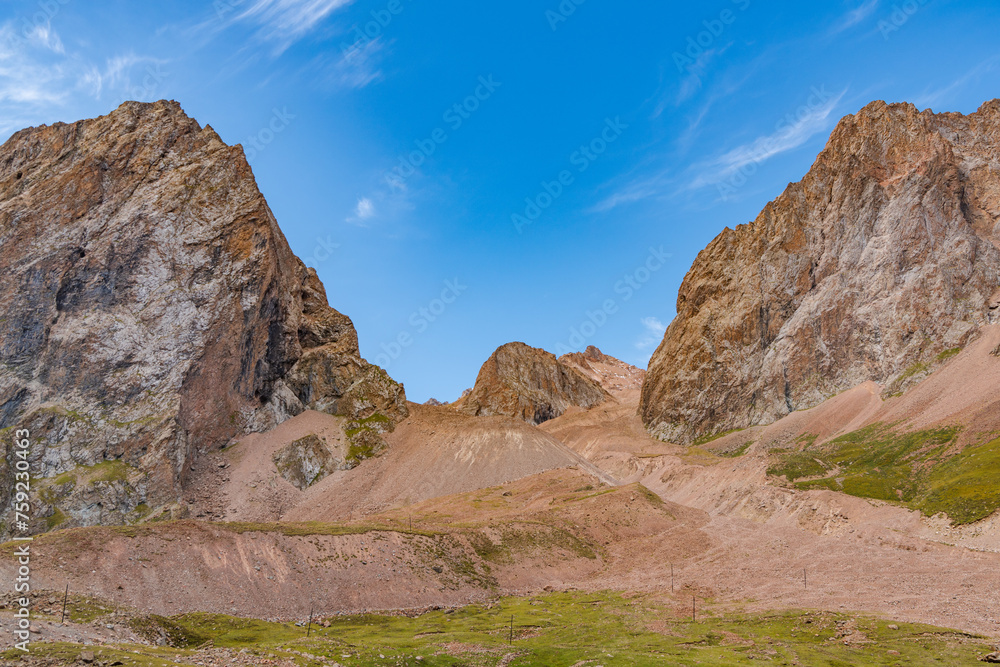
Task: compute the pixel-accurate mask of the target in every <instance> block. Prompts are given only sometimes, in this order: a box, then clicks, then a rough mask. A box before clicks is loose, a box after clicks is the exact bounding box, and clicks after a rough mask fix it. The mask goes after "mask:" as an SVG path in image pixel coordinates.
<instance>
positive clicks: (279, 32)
mask: <svg viewBox="0 0 1000 667" xmlns="http://www.w3.org/2000/svg"><path fill="white" fill-rule="evenodd" d="M352 2H353V0H254V2H252V3H251V4H250V6H249V7H247V8H246V9H245V10H243V11H242V12H239V13H238V14H236V15H234V16H233V18H232V19H231V20H230V21H229V23H230V24H231V23H235V22H249V23H252V24H254V25H256V26H257V27H258V30H257V36H258V37H259V38H260V39H262V40H265V41H270V42H275V43H276V44H277V46H276V53H277V54H280V53H282V52H283V51H285V50H286V49H288V48H289V47H290V46H291V45H292V44H294V43H295V42H296V41H298V40H299V39H301V38H302V37H303V36H305V35H306V34H308V33H309V32H311V31H312V30H313V29H315V28H316V27H317V26H318V25H319V24H320V23H321V22H322V21H323V20H324V19H326V18H327V17H328V16H330V15H331V14H332V13H334V12H335V11H337V10H338V9H341V8H342V7H346V6H348V5H350V4H351V3H352Z"/></svg>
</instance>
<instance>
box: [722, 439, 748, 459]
mask: <svg viewBox="0 0 1000 667" xmlns="http://www.w3.org/2000/svg"><path fill="white" fill-rule="evenodd" d="M751 445H753V440H749V441H747V442H745V443H743V444H742V445H740V446H739V447H737V448H736V449H723V450H720V451H718V452H716V455H717V456H721V457H722V458H724V459H736V458H739V457H741V456H743V455H744V454H746V453H747V451H748V450H749V449H750V447H751Z"/></svg>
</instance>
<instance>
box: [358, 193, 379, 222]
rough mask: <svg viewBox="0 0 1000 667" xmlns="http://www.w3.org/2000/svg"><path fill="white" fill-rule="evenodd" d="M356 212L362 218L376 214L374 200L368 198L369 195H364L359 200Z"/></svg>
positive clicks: (365, 218)
mask: <svg viewBox="0 0 1000 667" xmlns="http://www.w3.org/2000/svg"><path fill="white" fill-rule="evenodd" d="M354 214H355V215H356V216H358V218H360V219H361V220H367V219H368V218H371V217H372V216H374V215H375V204H373V203H372V200H371V199H368V197H362V198H361V199H359V200H358V205H357V207H356V208H355V209H354Z"/></svg>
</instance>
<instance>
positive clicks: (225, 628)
mask: <svg viewBox="0 0 1000 667" xmlns="http://www.w3.org/2000/svg"><path fill="white" fill-rule="evenodd" d="M702 604H703V603H702V602H699V608H700V607H701V605H702ZM712 612H713V610H712V607H711V606H709V607H708V608H707V609H703V610H702V611H701V612H700V616H699V618H698V621H697V622H692V621H691V618H690V600H689V599H687V598H685V599H683V600H678V602H677V603H676V604H670V603H658V602H654V601H652V600H650V599H647V598H644V597H632V598H626V597H623V596H622V595H619V594H617V593H608V592H599V593H580V592H569V593H552V594H546V595H541V596H535V597H520V598H502V599H498V600H494V601H493V602H492V603H490V604H486V605H474V606H469V607H463V608H460V609H456V610H440V611H433V612H429V613H425V614H422V615H420V616H416V617H413V618H411V617H408V616H405V615H388V614H363V615H354V616H333V617H329V618H326V619H322V620H321V621H320V622H319V623H316V624H314V625H313V626H312V629H311V636H310V637H308V638H307V637H306V636H305V633H306V629H305V627H302V626H301V625H298V624H295V623H271V622H265V621H256V620H248V619H238V618H232V617H229V616H221V615H216V614H185V615H180V616H173V617H170V618H163V617H154V616H150V617H143V618H141V619H137V620H135V621H133V623H132V627H133V628H135V629H136V630H138V631H140V633H142V634H144V635H148V636H149V637H154V636H159V637H163V636H164V635H166V636H167V637H168V641H169V643H171V644H173V645H174V647H173V648H170V647H158V648H151V647H146V646H144V647H135V646H132V647H121V649H119V650H112V649H109V648H107V647H88V648H90V650H93V651H94V652H95V654H97V653H98V651H100V653H101V655H100V660H101V663H102V664H112V663H113V661H114V660H120V661H122V663H123V664H124V665H128V666H130V667H132V666H134V667H166V666H172V665H177V664H185V665H190V664H195V662H196V661H198V658H197V657H196V656H195V655H194V654H193V653H192V651H191V649H193V648H195V647H198V646H202V645H205V644H207V643H208V642H211V645H212V646H214V647H217V648H220V649H227V650H231V651H242V652H244V653H245V654H249V655H252V656H258V657H259V659H260V661H261V664H265V661H267V660H274V659H276V658H277V659H284V660H288V661H289V662H290V663H291V664H297V665H301V666H303V667H304V666H306V665H319V664H331V663H333V662H337V663H339V664H341V665H345V666H348V667H353V666H359V667H361V666H365V667H367V666H374V665H429V666H434V667H437V666H441V667H445V666H447V667H459V666H472V665H476V666H490V667H493V666H496V665H500V664H506V665H509V666H510V667H527V666H529V665H532V666H551V667H571V666H573V665H583V664H585V665H589V666H592V667H596V666H597V665H603V666H604V667H619V666H621V667H624V666H629V667H632V666H636V667H647V666H650V667H651V666H653V665H657V666H659V665H704V666H706V667H713V666H714V667H722V666H729V665H756V664H773V665H810V666H818V667H848V666H851V667H874V666H875V665H899V666H903V665H907V666H921V665H959V664H975V661H976V660H977V659H978V658H979V657H980V656H982V655H983V654H985V653H988V652H989V651H990V650H991V648H990V646H989V643H988V642H987V640H985V639H984V638H981V637H976V636H972V635H968V634H964V633H960V632H956V631H951V630H944V629H941V628H933V627H930V626H922V625H913V624H906V623H898V624H896V625H897V628H896V629H891V628H890V627H889V626H890V622H889V621H886V620H882V619H874V618H869V617H864V616H856V615H852V614H846V613H838V614H834V613H828V612H801V611H797V612H770V613H763V614H755V615H745V614H727V615H718V616H717V615H714V614H713V613H712ZM302 621H305V619H302ZM848 628H849V629H851V630H852V631H854V632H855V634H851V635H850V636H851V637H853V638H854V639H857V640H859V641H858V642H857V643H847V644H845V642H844V637H845V636H847V635H848V633H847V631H846V629H848ZM82 648H83V647H79V646H73V645H69V644H39V643H36V644H34V645H33V647H32V651H33V654H34V655H35V656H36V657H43V656H44V657H59V658H62V659H63V660H64V662H63V663H59V664H74V661H75V660H76V659H78V657H79V655H80V651H81V649H82ZM130 651H137V652H135V653H133V652H130ZM15 655H16V654H15V653H14V652H13V651H7V652H5V653H2V654H0V658H11V657H14V656H15ZM417 656H420V660H419V661H418V660H417ZM200 662H202V663H204V660H201V661H200Z"/></svg>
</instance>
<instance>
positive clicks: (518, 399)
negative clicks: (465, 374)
mask: <svg viewBox="0 0 1000 667" xmlns="http://www.w3.org/2000/svg"><path fill="white" fill-rule="evenodd" d="M609 398H610V397H609V395H608V394H607V392H605V391H604V389H602V388H601V387H600V385H598V384H597V383H596V382H595V381H594V380H592V379H590V378H589V377H587V376H586V375H584V374H583V373H581V372H580V371H578V370H576V369H575V368H573V367H571V366H568V365H566V364H563V363H562V362H560V361H559V360H558V359H556V356H555V355H554V354H552V353H550V352H546V351H545V350H541V349H538V348H534V347H530V346H528V345H525V344H524V343H508V344H506V345H503V346H501V347H499V348H498V349H497V350H496V351H495V352H494V353H493V354H492V355H491V356H490V358H489V359H488V360H487V361H486V363H484V364H483V366H482V368H481V369H480V371H479V376H478V377H477V378H476V384H475V386H474V387H473V389H472V391H471V393H469V395H468V396H466V397H464V398H463V399H462V402H461V406H460V410H461V411H462V412H465V413H466V414H470V415H476V416H489V415H506V416H511V417H516V418H518V419H523V420H524V421H526V422H528V423H531V424H540V423H542V422H545V421H548V420H549V419H553V418H555V417H558V416H559V415H561V414H563V412H565V411H566V409H567V408H568V407H570V406H574V405H575V406H579V407H582V408H590V407H593V406H595V405H598V404H600V403H602V402H604V401H606V400H608V399H609Z"/></svg>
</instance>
